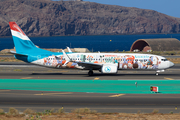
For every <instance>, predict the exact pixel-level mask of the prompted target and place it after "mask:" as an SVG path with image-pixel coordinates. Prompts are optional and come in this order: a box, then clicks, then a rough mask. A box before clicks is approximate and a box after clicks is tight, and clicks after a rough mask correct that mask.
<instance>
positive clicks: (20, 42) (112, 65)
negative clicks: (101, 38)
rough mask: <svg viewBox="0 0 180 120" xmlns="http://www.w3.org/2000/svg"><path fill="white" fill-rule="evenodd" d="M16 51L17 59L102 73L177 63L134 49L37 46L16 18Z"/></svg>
mask: <svg viewBox="0 0 180 120" xmlns="http://www.w3.org/2000/svg"><path fill="white" fill-rule="evenodd" d="M9 25H10V29H11V33H12V37H13V41H14V45H15V49H16V52H14V51H11V53H12V54H14V56H15V58H16V59H19V60H22V61H25V62H29V63H33V64H37V65H42V66H45V67H53V68H76V69H82V70H89V72H88V74H89V75H93V70H99V71H100V72H101V73H117V71H118V70H121V69H127V70H155V71H156V75H158V72H163V71H164V69H167V68H170V67H172V66H173V65H174V64H173V63H172V62H170V61H168V60H167V59H166V58H164V57H162V56H158V55H152V54H134V53H73V52H72V51H71V50H70V49H69V47H68V50H69V52H68V53H65V52H64V51H62V52H51V51H47V50H44V49H40V48H37V47H36V46H35V45H34V44H33V43H32V41H31V40H30V39H29V38H28V37H27V36H26V34H25V33H24V32H23V31H22V30H21V28H20V27H19V26H18V25H17V24H16V23H15V22H9Z"/></svg>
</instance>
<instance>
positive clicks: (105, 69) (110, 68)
mask: <svg viewBox="0 0 180 120" xmlns="http://www.w3.org/2000/svg"><path fill="white" fill-rule="evenodd" d="M117 71H118V67H117V65H116V64H109V65H108V64H104V65H103V66H102V68H101V73H117Z"/></svg>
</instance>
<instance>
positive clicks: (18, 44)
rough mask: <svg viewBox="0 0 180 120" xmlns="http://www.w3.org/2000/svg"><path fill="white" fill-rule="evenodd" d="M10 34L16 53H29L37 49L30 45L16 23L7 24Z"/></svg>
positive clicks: (29, 41) (30, 42)
mask: <svg viewBox="0 0 180 120" xmlns="http://www.w3.org/2000/svg"><path fill="white" fill-rule="evenodd" d="M9 26H10V29H11V34H12V37H13V41H14V45H15V49H16V53H22V54H23V53H30V52H31V51H32V50H33V51H34V50H35V49H37V47H36V46H35V45H34V44H33V43H32V41H31V40H30V39H29V38H28V36H27V35H26V34H25V33H24V32H23V31H22V30H21V28H20V27H19V26H18V25H17V24H16V22H9Z"/></svg>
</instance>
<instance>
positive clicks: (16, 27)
mask: <svg viewBox="0 0 180 120" xmlns="http://www.w3.org/2000/svg"><path fill="white" fill-rule="evenodd" d="M9 25H10V29H11V30H14V31H17V32H20V33H21V34H23V35H26V34H25V33H24V32H23V31H22V30H21V28H20V27H19V26H18V25H17V24H16V22H9Z"/></svg>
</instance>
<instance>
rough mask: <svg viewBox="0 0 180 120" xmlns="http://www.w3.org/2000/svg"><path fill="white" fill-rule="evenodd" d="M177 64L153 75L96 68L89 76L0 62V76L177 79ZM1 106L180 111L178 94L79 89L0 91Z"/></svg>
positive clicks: (5, 77) (38, 109)
mask: <svg viewBox="0 0 180 120" xmlns="http://www.w3.org/2000/svg"><path fill="white" fill-rule="evenodd" d="M179 68H180V65H179V64H177V65H175V67H173V68H170V69H168V70H166V71H165V72H164V73H160V74H159V76H156V75H155V72H154V71H119V72H118V74H117V75H108V74H106V75H103V74H101V73H99V72H98V71H97V72H95V74H94V76H88V75H87V72H88V71H81V70H70V69H50V68H44V67H39V66H35V65H30V64H26V63H13V64H12V63H2V62H1V63H0V79H22V80H24V79H41V80H47V79H53V80H59V79H64V80H65V79H68V80H135V81H136V80H145V81H146V80H167V81H176V80H179V79H180V69H179ZM0 96H1V97H0V108H1V109H4V110H5V111H8V108H9V107H15V108H17V109H19V110H20V111H23V110H25V109H26V108H31V109H34V110H36V111H43V110H47V109H51V108H55V109H58V108H61V107H62V106H63V108H64V109H65V111H66V112H70V111H71V110H73V109H75V108H85V107H88V108H90V109H92V110H97V111H98V112H126V113H137V112H138V111H141V112H145V113H146V112H148V113H149V112H152V111H153V110H154V109H158V110H159V112H161V113H169V112H170V111H173V112H174V113H179V112H180V108H179V107H180V102H179V101H180V96H179V94H148V95H147V94H106V93H79V92H48V91H23V90H22V91H18V90H2V89H1V90H0Z"/></svg>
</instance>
